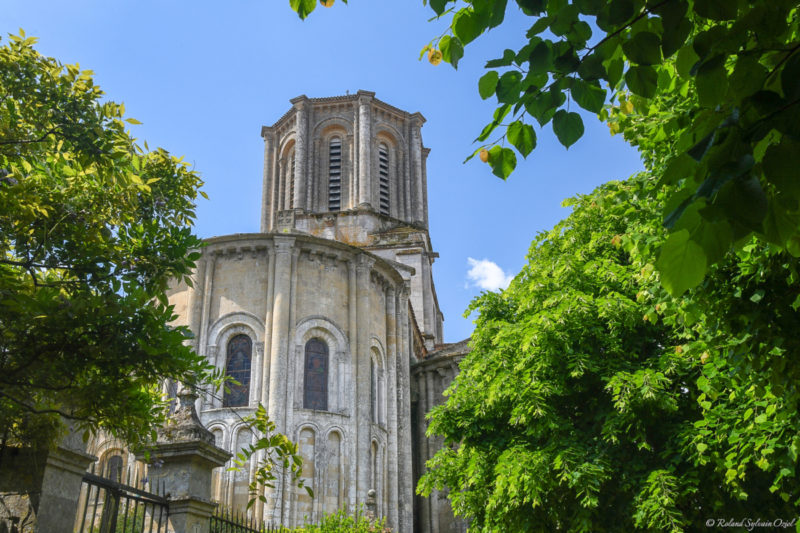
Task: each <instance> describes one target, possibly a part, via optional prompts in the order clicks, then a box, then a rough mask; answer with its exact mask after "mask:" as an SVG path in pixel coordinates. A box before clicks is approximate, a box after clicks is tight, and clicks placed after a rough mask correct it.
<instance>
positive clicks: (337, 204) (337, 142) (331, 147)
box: [328, 137, 342, 211]
mask: <svg viewBox="0 0 800 533" xmlns="http://www.w3.org/2000/svg"><path fill="white" fill-rule="evenodd" d="M341 205H342V140H341V139H340V138H339V137H334V138H333V139H331V141H330V143H329V144H328V210H329V211H338V210H339V209H341Z"/></svg>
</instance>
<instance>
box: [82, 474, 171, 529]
mask: <svg viewBox="0 0 800 533" xmlns="http://www.w3.org/2000/svg"><path fill="white" fill-rule="evenodd" d="M125 481H126V483H127V484H125V483H121V482H119V481H114V480H112V479H107V478H105V477H102V476H98V475H95V474H94V473H92V472H87V473H86V474H84V475H83V484H82V486H81V496H80V499H79V506H78V516H77V519H76V523H75V529H74V531H75V533H167V522H168V518H169V504H168V503H167V496H166V495H165V494H164V490H163V486H162V487H160V490H158V489H159V487H156V488H155V490H154V489H153V487H150V486H149V483H148V482H147V480H146V478H145V479H144V480H139V479H138V477H134V479H133V480H132V479H131V476H130V475H129V476H128V479H126V480H125Z"/></svg>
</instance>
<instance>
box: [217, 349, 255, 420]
mask: <svg viewBox="0 0 800 533" xmlns="http://www.w3.org/2000/svg"><path fill="white" fill-rule="evenodd" d="M252 353H253V341H251V340H250V337H248V336H247V335H236V336H235V337H234V338H232V339H231V340H230V341H228V359H227V363H226V365H225V374H226V375H228V376H230V377H232V378H233V379H235V380H236V381H238V382H239V384H238V385H235V384H231V383H229V384H227V385H226V387H227V389H228V390H226V391H225V396H224V397H223V399H222V406H223V407H241V406H243V405H247V404H248V403H249V400H250V361H251V359H252Z"/></svg>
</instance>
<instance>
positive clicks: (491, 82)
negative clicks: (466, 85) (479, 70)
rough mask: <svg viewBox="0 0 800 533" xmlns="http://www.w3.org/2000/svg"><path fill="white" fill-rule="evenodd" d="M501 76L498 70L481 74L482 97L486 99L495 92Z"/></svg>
mask: <svg viewBox="0 0 800 533" xmlns="http://www.w3.org/2000/svg"><path fill="white" fill-rule="evenodd" d="M499 78H500V76H498V74H497V71H496V70H490V71H489V72H487V73H486V74H484V75H483V76H481V79H480V80H478V93H479V94H480V95H481V98H482V99H484V100H486V99H487V98H489V97H490V96H492V95H493V94H494V90H495V88H496V87H497V80H498V79H499Z"/></svg>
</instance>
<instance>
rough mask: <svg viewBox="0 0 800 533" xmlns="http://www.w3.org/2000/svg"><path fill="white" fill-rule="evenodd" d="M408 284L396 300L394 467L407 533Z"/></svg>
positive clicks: (410, 490) (410, 496) (401, 526)
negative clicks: (396, 353) (395, 454)
mask: <svg viewBox="0 0 800 533" xmlns="http://www.w3.org/2000/svg"><path fill="white" fill-rule="evenodd" d="M410 292H411V283H410V282H409V281H405V282H404V284H403V289H402V290H401V291H400V294H399V295H398V298H397V316H398V319H397V324H398V331H400V332H401V338H400V339H399V342H398V357H397V411H398V412H397V420H398V424H397V434H398V443H397V446H398V449H397V468H398V474H397V475H398V498H397V504H398V529H397V530H398V531H401V532H410V531H411V530H412V528H413V526H414V516H413V505H414V503H413V502H414V487H413V466H412V460H411V397H410V395H411V380H410V372H411V362H410V353H411V339H410V338H409V332H408V296H409V294H410Z"/></svg>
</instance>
